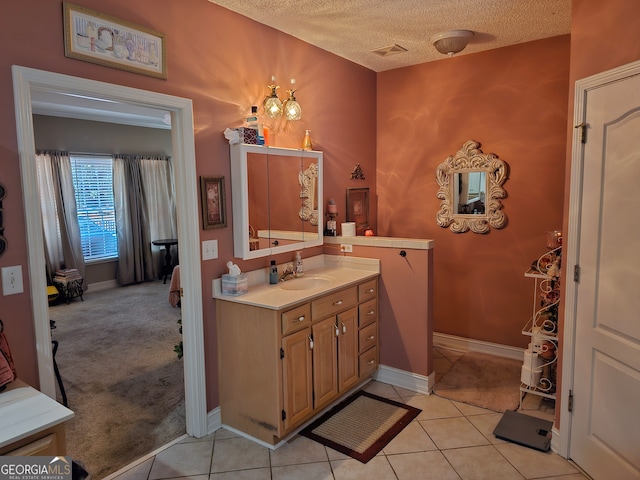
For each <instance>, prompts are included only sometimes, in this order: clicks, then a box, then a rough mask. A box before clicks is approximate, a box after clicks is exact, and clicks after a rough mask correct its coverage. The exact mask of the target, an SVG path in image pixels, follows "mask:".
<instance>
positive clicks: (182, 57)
mask: <svg viewBox="0 0 640 480" xmlns="http://www.w3.org/2000/svg"><path fill="white" fill-rule="evenodd" d="M76 3H79V4H81V5H82V6H85V7H87V8H91V9H94V10H98V11H100V12H103V13H106V14H109V15H113V16H115V17H117V18H120V19H123V20H126V21H129V22H133V23H136V24H139V25H142V26H146V27H149V28H152V29H155V30H157V31H160V32H163V33H165V34H166V50H167V65H168V79H167V80H160V79H155V78H152V77H148V76H145V75H138V74H134V73H129V72H125V71H122V70H117V69H112V68H108V67H104V66H100V65H94V64H91V63H87V62H83V61H80V60H75V59H69V58H66V57H65V56H64V46H63V29H62V2H61V1H52V0H26V1H21V2H3V4H2V14H1V15H0V44H1V45H3V46H4V47H3V50H2V56H0V126H2V128H0V183H2V184H4V185H5V186H6V187H7V198H6V199H5V200H4V202H3V208H4V223H5V233H4V234H5V236H6V237H7V239H8V248H7V250H6V252H5V253H4V255H3V256H2V257H0V267H2V266H10V265H22V267H23V275H24V283H25V285H24V287H25V292H28V291H29V288H30V286H29V278H28V271H27V246H26V238H25V224H24V211H23V205H22V191H21V179H20V165H19V158H18V151H17V140H16V126H15V125H16V123H15V114H14V102H13V86H12V77H11V65H21V66H26V67H31V68H36V69H41V70H47V71H52V72H56V73H63V74H67V75H73V76H78V77H84V78H88V79H92V80H99V81H104V82H109V83H114V84H119V85H126V86H129V87H134V88H139V89H144V90H151V91H154V92H160V93H165V94H170V95H176V96H179V97H185V98H190V99H192V100H193V110H194V127H195V135H196V136H195V149H196V161H197V165H196V168H197V173H198V175H205V176H216V175H224V176H225V177H226V178H227V179H229V178H230V167H229V147H228V144H227V142H226V140H225V139H224V137H223V135H222V132H223V131H224V129H225V128H227V127H234V126H239V125H241V124H242V122H243V119H244V118H245V117H246V114H247V112H248V111H249V109H250V106H251V105H254V104H259V103H260V102H261V100H262V98H263V97H264V96H265V94H266V93H267V88H266V86H267V85H268V83H269V81H270V79H271V75H276V77H277V79H278V81H279V83H280V84H281V85H282V86H283V88H282V90H281V91H283V90H285V89H286V86H287V84H288V81H289V78H292V77H293V78H295V79H296V85H297V86H298V91H297V93H296V97H297V100H298V101H299V102H300V104H301V106H302V115H303V119H302V120H301V121H300V122H297V123H294V124H289V125H287V126H282V125H275V127H278V128H274V129H272V135H271V137H272V140H273V142H272V143H274V144H275V145H278V146H286V147H298V146H300V145H301V142H302V139H303V136H304V130H305V129H310V130H311V135H312V139H313V143H314V148H316V149H319V150H323V151H324V162H325V163H324V165H325V169H326V170H325V171H326V174H325V191H324V197H325V198H330V197H335V198H336V199H339V198H344V196H345V193H344V192H345V189H346V188H347V187H348V186H349V173H350V172H351V170H352V169H353V166H354V165H355V164H356V163H360V164H361V165H362V166H363V169H364V170H365V171H366V173H367V174H368V175H367V181H366V185H363V186H368V187H369V188H370V189H371V190H372V192H373V193H375V188H376V183H375V176H376V171H375V159H376V151H375V148H376V142H375V134H376V130H375V121H376V115H375V98H376V97H375V89H376V76H375V73H374V72H372V71H370V70H367V69H365V68H363V67H360V66H358V65H355V64H353V63H351V62H348V61H346V60H344V59H342V58H339V57H337V56H335V55H332V54H329V53H327V52H326V51H323V50H321V49H318V48H316V47H313V46H310V45H308V44H306V43H304V42H301V41H299V40H297V39H295V38H293V37H291V36H288V35H285V34H283V33H280V32H277V31H276V30H273V29H271V28H268V27H266V26H264V25H260V24H258V23H255V22H253V21H251V20H249V19H247V18H244V17H242V16H239V15H236V14H234V13H232V12H230V11H228V10H226V9H223V8H221V7H219V6H217V5H213V4H211V3H209V2H206V1H204V0H182V1H179V2H178V1H175V0H136V1H135V2H132V1H130V0H110V1H109V2H104V1H99V0H78V2H76ZM340 105H345V106H346V107H343V108H340ZM227 185H228V186H229V185H230V182H228V183H227ZM226 194H227V208H228V211H227V214H228V216H230V214H231V189H230V188H227V192H226ZM372 218H375V206H374V209H373V212H372ZM232 221H233V219H230V222H229V226H228V227H227V228H225V229H219V230H207V231H201V232H200V237H201V240H210V239H217V240H218V242H219V254H220V258H219V259H218V260H213V261H207V262H203V264H202V287H203V312H204V318H205V325H204V329H205V344H206V348H205V350H206V355H207V357H206V370H207V374H206V375H207V406H208V408H209V409H211V408H213V407H215V406H217V404H218V398H217V397H218V395H217V385H216V382H217V381H216V370H217V361H216V351H215V344H216V337H215V308H214V302H213V300H212V298H211V279H213V278H217V277H220V275H221V274H222V273H224V272H226V267H225V264H226V262H227V260H229V259H230V258H231V257H232V256H233V243H232ZM318 252H319V249H312V250H311V251H309V252H308V253H307V252H305V256H308V255H311V254H314V253H315V254H317V253H318ZM290 258H291V257H290V256H289V255H286V256H282V258H276V259H277V260H278V261H279V262H284V261H287V260H290ZM239 263H240V266H241V268H242V269H243V270H250V269H254V268H261V267H266V266H267V265H268V259H256V260H252V261H250V262H239ZM0 315H1V317H2V319H3V320H4V322H5V326H6V333H7V335H8V337H9V340H10V342H11V345H12V346H13V353H14V357H15V361H16V367H17V369H18V372H19V375H20V376H21V377H22V378H23V379H24V380H25V381H27V382H28V383H31V384H33V385H36V386H37V385H38V377H37V363H36V362H37V360H36V351H35V334H34V327H33V312H32V308H31V300H30V298H29V294H28V293H23V294H18V295H12V296H6V297H5V296H0Z"/></svg>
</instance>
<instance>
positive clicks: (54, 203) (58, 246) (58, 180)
mask: <svg viewBox="0 0 640 480" xmlns="http://www.w3.org/2000/svg"><path fill="white" fill-rule="evenodd" d="M36 167H37V171H38V186H39V190H40V207H41V210H42V226H43V235H44V244H45V263H46V267H47V277H48V279H49V281H51V279H52V278H53V276H54V275H55V272H56V270H59V269H60V268H77V269H78V271H79V272H80V275H82V278H84V272H85V266H84V257H83V255H82V241H81V238H80V225H79V224H78V215H77V210H76V198H75V193H74V189H73V177H72V174H71V161H70V160H69V154H68V153H67V152H55V151H40V152H37V154H36ZM83 287H84V288H85V289H86V282H85V283H84V285H83Z"/></svg>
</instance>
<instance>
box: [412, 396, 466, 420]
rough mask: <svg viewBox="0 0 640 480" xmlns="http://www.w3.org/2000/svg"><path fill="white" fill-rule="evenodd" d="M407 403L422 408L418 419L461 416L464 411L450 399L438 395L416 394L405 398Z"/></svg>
mask: <svg viewBox="0 0 640 480" xmlns="http://www.w3.org/2000/svg"><path fill="white" fill-rule="evenodd" d="M404 402H405V403H406V404H407V405H411V406H412V407H416V408H419V409H420V410H422V412H420V413H419V414H418V417H417V420H430V419H433V418H451V417H461V416H462V413H461V412H460V410H458V409H457V408H456V407H455V406H454V405H453V403H451V401H450V400H447V399H446V398H442V397H438V396H437V395H416V396H413V397H407V398H405V399H404Z"/></svg>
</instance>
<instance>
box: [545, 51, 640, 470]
mask: <svg viewBox="0 0 640 480" xmlns="http://www.w3.org/2000/svg"><path fill="white" fill-rule="evenodd" d="M638 74H640V61H636V62H632V63H628V64H626V65H622V66H620V67H617V68H613V69H611V70H607V71H604V72H601V73H597V74H595V75H591V76H589V77H586V78H583V79H580V80H577V81H576V84H575V93H574V110H573V125H575V126H576V127H575V128H574V129H573V143H572V146H571V152H572V153H571V186H570V190H569V213H568V216H569V218H568V231H567V235H565V236H564V238H565V239H567V240H568V241H566V242H564V244H565V249H564V250H565V252H563V256H564V259H563V263H564V266H563V268H564V269H565V272H566V273H565V278H566V280H565V293H564V327H563V340H562V387H561V401H560V409H561V410H560V411H561V412H562V413H561V415H560V425H559V427H560V438H559V442H558V446H557V449H558V453H559V454H560V455H561V456H563V457H565V458H571V420H572V415H571V413H570V412H569V400H570V393H571V391H572V390H573V388H574V387H573V384H574V371H575V341H576V339H575V336H576V327H577V324H576V323H577V322H576V309H577V300H578V286H577V284H576V282H575V281H574V280H573V279H572V278H571V277H572V276H573V273H572V272H573V271H574V268H575V266H576V265H578V260H579V254H580V238H578V237H579V234H580V220H581V205H582V173H583V168H584V150H585V149H584V144H583V143H582V131H581V130H582V129H581V128H578V126H579V125H581V124H583V123H586V118H585V115H586V110H587V94H588V93H589V91H590V90H594V89H596V88H599V87H601V86H603V85H606V84H608V83H612V82H616V81H618V80H622V79H624V78H626V77H630V76H633V75H638ZM585 128H586V129H587V133H586V134H587V135H588V134H589V133H588V125H587V127H585Z"/></svg>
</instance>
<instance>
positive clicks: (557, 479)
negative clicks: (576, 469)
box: [539, 473, 589, 480]
mask: <svg viewBox="0 0 640 480" xmlns="http://www.w3.org/2000/svg"><path fill="white" fill-rule="evenodd" d="M539 480H589V477H587V476H585V475H583V474H581V473H574V474H573V475H560V476H554V477H542V478H540V479H539Z"/></svg>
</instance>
